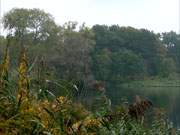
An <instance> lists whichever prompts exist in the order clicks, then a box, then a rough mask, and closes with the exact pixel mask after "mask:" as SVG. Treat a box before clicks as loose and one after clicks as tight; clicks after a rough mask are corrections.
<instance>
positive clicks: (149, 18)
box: [2, 0, 179, 32]
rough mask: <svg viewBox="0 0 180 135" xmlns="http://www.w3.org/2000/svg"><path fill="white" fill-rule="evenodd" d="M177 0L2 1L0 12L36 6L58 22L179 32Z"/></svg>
mask: <svg viewBox="0 0 180 135" xmlns="http://www.w3.org/2000/svg"><path fill="white" fill-rule="evenodd" d="M178 5H179V2H178V0H2V14H4V13H5V12H7V11H9V10H10V9H12V8H14V7H18V8H40V9H43V10H44V11H46V12H49V13H50V14H52V15H53V16H54V18H55V21H56V22H57V23H58V24H63V23H65V22H67V21H77V22H79V23H83V22H85V23H86V25H88V26H92V25H94V24H107V25H111V24H119V25H120V26H132V27H135V28H146V29H149V30H153V31H154V32H165V31H171V30H173V31H176V32H177V31H179V9H178V8H179V6H178Z"/></svg>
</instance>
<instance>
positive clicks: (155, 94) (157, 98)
mask: <svg viewBox="0 0 180 135" xmlns="http://www.w3.org/2000/svg"><path fill="white" fill-rule="evenodd" d="M113 91H114V92H113V93H112V92H110V93H108V95H109V96H110V97H111V101H112V104H114V105H118V104H119V103H122V100H123V99H127V100H128V101H129V102H132V99H134V97H135V95H140V96H143V97H146V98H148V99H150V100H151V101H152V102H153V104H154V106H155V107H160V108H164V109H165V110H166V111H167V114H168V117H169V119H170V121H172V122H173V123H174V125H176V126H178V127H180V87H142V86H141V87H140V86H138V87H133V88H132V87H119V88H118V90H117V89H116V90H113Z"/></svg>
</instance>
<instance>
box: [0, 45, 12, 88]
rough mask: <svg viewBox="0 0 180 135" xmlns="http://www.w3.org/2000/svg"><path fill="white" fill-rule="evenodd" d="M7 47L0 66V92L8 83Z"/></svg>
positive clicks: (8, 58)
mask: <svg viewBox="0 0 180 135" xmlns="http://www.w3.org/2000/svg"><path fill="white" fill-rule="evenodd" d="M9 61H10V57H9V46H8V45H7V46H6V50H5V54H4V60H3V63H2V64H1V65H0V90H2V89H4V88H5V87H6V86H7V81H8V70H9V63H10V62H9Z"/></svg>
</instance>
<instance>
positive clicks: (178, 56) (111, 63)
mask: <svg viewBox="0 0 180 135" xmlns="http://www.w3.org/2000/svg"><path fill="white" fill-rule="evenodd" d="M114 23H116V22H114ZM3 25H4V29H6V30H7V36H2V37H1V38H0V40H1V42H0V43H1V44H0V59H2V54H3V51H4V48H5V45H6V44H8V45H9V46H10V52H11V53H10V57H11V59H13V60H12V63H11V67H14V66H15V65H17V64H18V63H17V62H18V59H19V58H18V56H19V54H20V48H21V47H22V46H25V47H27V48H28V55H29V61H30V63H31V64H32V70H31V72H30V74H31V76H32V77H33V78H34V77H38V74H36V72H35V71H36V70H34V69H39V70H41V71H42V72H44V78H46V79H52V78H54V79H66V80H69V81H74V82H77V84H79V85H80V83H79V82H83V83H85V84H86V85H85V86H86V87H88V88H91V87H92V86H95V87H96V88H98V89H100V90H103V87H105V84H106V85H107V86H112V85H114V86H116V85H118V84H119V83H122V82H126V81H131V80H139V79H144V78H151V77H168V76H169V75H172V74H178V73H179V72H180V70H179V67H180V35H178V34H176V33H175V32H167V33H158V34H155V33H154V32H152V31H149V30H146V29H135V28H132V27H121V26H119V25H112V26H107V25H94V26H93V27H92V28H89V27H86V26H85V25H84V24H83V25H81V26H80V27H77V26H78V25H77V23H76V22H68V23H65V24H64V25H62V26H60V25H58V24H56V23H55V21H54V19H53V17H52V16H51V15H50V14H48V13H45V12H44V11H42V10H39V9H12V10H11V11H9V12H8V13H6V14H5V15H4V18H3ZM33 71H34V72H33ZM50 71H51V72H50ZM14 73H15V71H14V69H13V68H12V74H11V76H12V77H13V74H14ZM79 87H80V86H79Z"/></svg>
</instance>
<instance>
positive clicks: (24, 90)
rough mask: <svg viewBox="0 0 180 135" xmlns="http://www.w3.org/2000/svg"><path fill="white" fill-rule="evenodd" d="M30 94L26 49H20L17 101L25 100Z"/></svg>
mask: <svg viewBox="0 0 180 135" xmlns="http://www.w3.org/2000/svg"><path fill="white" fill-rule="evenodd" d="M29 94H30V80H29V78H28V59H27V56H26V49H25V48H22V51H21V56H20V65H19V82H18V99H19V100H24V99H25V100H27V99H28V98H29V96H30V95H29Z"/></svg>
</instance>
